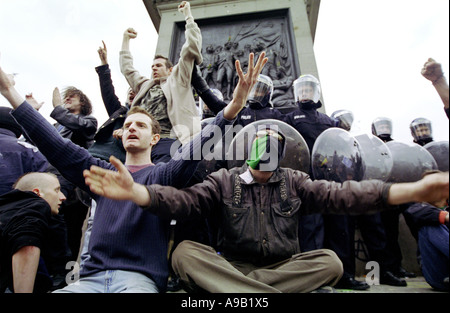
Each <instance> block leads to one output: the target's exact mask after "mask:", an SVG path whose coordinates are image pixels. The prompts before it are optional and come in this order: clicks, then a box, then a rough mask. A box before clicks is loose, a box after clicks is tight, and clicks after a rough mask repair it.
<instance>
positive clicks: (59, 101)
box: [52, 87, 62, 108]
mask: <svg viewBox="0 0 450 313" xmlns="http://www.w3.org/2000/svg"><path fill="white" fill-rule="evenodd" d="M52 103H53V107H54V108H56V107H57V106H60V105H62V99H61V94H60V92H59V89H58V87H56V88H55V89H53V96H52Z"/></svg>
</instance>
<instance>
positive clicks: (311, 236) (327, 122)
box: [285, 74, 339, 252]
mask: <svg viewBox="0 0 450 313" xmlns="http://www.w3.org/2000/svg"><path fill="white" fill-rule="evenodd" d="M293 87H294V96H295V102H296V103H297V106H298V107H297V108H296V109H295V110H294V111H292V112H290V113H288V114H286V115H285V122H286V123H288V124H289V125H291V126H292V127H294V128H295V129H296V130H297V131H298V132H299V133H300V134H301V135H302V136H303V138H304V139H305V141H306V143H307V145H308V148H309V151H312V149H313V146H314V143H315V141H316V139H317V137H318V136H319V135H320V134H321V133H322V132H323V131H325V130H326V129H328V128H331V127H337V126H339V123H338V121H337V120H335V119H333V118H331V117H329V116H328V115H326V114H323V113H321V112H319V111H317V109H319V108H320V107H321V106H322V103H321V102H320V97H321V87H320V83H319V80H318V79H317V78H316V77H314V76H313V75H310V74H307V75H302V76H300V77H299V78H298V79H296V80H295V81H294V83H293ZM309 174H310V175H311V177H313V175H312V170H311V169H310V170H309ZM313 178H314V177H313ZM299 225H300V227H299V240H300V247H301V249H302V251H303V252H306V251H311V250H315V249H321V248H323V243H324V242H323V241H324V225H323V217H322V215H320V214H311V215H305V216H301V217H300V220H299Z"/></svg>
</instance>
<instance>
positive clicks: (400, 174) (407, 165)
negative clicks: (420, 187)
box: [386, 140, 438, 183]
mask: <svg viewBox="0 0 450 313" xmlns="http://www.w3.org/2000/svg"><path fill="white" fill-rule="evenodd" d="M386 145H387V146H388V148H389V150H390V151H391V153H392V157H393V159H394V166H393V167H392V172H391V176H390V177H389V179H388V182H392V183H406V182H415V181H418V180H420V179H421V178H422V175H423V173H425V171H427V170H437V169H438V167H437V163H436V161H435V160H434V158H433V156H432V155H431V153H430V152H428V151H427V150H426V149H425V148H423V147H421V146H419V145H418V144H415V143H413V144H406V143H403V142H398V141H395V140H393V141H389V142H388V143H386Z"/></svg>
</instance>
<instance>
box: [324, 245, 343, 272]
mask: <svg viewBox="0 0 450 313" xmlns="http://www.w3.org/2000/svg"><path fill="white" fill-rule="evenodd" d="M322 252H323V256H324V261H325V262H326V263H328V266H327V270H328V271H329V275H332V276H336V277H341V276H342V275H343V273H344V266H343V264H342V261H341V260H340V259H339V257H338V256H337V254H336V253H335V252H334V251H332V250H328V249H323V250H322Z"/></svg>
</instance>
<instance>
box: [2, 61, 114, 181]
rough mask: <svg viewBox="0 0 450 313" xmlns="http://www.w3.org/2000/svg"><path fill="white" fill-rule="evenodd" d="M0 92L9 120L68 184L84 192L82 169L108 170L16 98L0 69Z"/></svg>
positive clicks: (101, 162)
mask: <svg viewBox="0 0 450 313" xmlns="http://www.w3.org/2000/svg"><path fill="white" fill-rule="evenodd" d="M0 93H1V94H2V95H3V96H4V97H5V98H6V99H7V100H8V101H9V103H10V104H11V106H12V107H13V109H14V111H13V112H12V115H13V117H14V118H15V119H16V120H17V122H18V123H19V124H20V125H21V126H22V128H23V129H24V130H25V131H26V132H27V134H28V135H29V136H30V139H31V140H32V141H33V143H34V144H35V145H36V146H37V147H38V149H39V151H40V152H41V153H42V154H43V155H44V156H45V157H46V158H47V160H48V161H49V162H50V163H51V164H52V165H54V166H55V167H56V168H57V169H58V170H59V171H60V173H61V174H62V175H64V176H65V177H66V178H67V179H68V180H69V181H71V182H72V183H74V184H76V185H78V186H79V187H81V188H84V189H86V186H85V184H84V178H83V170H84V169H86V168H89V167H90V166H91V165H93V164H95V165H98V166H103V167H106V168H111V165H109V164H108V163H106V162H103V161H101V160H99V159H96V158H93V157H92V156H91V155H90V153H89V152H88V151H87V150H86V149H83V148H81V147H79V146H78V145H76V144H74V143H72V142H71V141H70V140H67V139H64V138H62V137H61V136H60V134H59V133H58V131H57V130H56V128H55V127H53V125H51V124H50V123H49V122H48V121H47V120H46V119H45V118H44V117H43V116H42V115H41V114H40V113H39V112H38V111H36V110H35V109H34V108H33V107H32V106H31V105H30V104H28V103H27V102H26V101H25V100H24V99H23V98H22V97H21V96H20V94H19V93H18V92H17V90H16V89H15V88H14V86H13V84H12V82H11V80H10V79H9V78H8V75H6V73H5V72H4V71H3V69H2V68H1V67H0Z"/></svg>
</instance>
